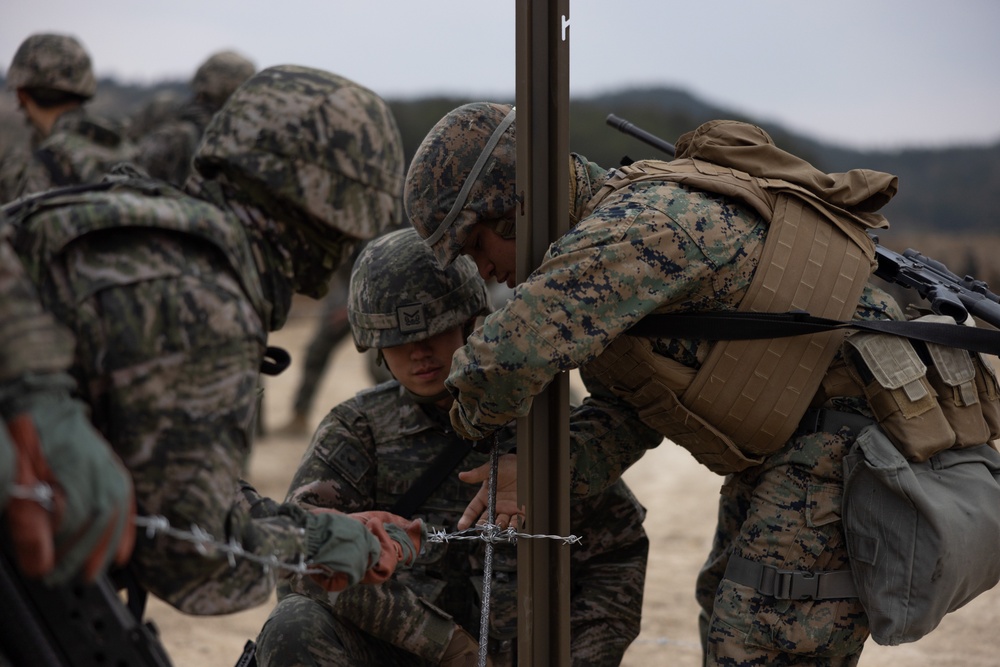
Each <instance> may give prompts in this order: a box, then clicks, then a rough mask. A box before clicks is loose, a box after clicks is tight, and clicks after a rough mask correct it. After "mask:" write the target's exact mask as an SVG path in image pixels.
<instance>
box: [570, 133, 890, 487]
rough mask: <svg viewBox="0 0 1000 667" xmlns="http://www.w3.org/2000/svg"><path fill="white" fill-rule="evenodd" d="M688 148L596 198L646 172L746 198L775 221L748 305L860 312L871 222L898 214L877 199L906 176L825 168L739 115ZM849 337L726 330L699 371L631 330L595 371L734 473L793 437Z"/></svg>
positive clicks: (653, 420)
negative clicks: (759, 335)
mask: <svg viewBox="0 0 1000 667" xmlns="http://www.w3.org/2000/svg"><path fill="white" fill-rule="evenodd" d="M678 155H679V156H680V159H677V160H674V161H672V162H669V163H667V162H659V161H642V162H636V163H633V164H632V165H630V166H628V167H623V168H621V169H619V170H617V173H616V174H615V175H613V176H612V177H611V178H609V179H608V181H607V183H606V184H605V186H604V188H603V189H602V190H601V191H599V192H598V194H597V195H596V196H595V197H594V199H592V200H591V201H590V202H589V203H588V209H589V210H593V208H594V207H596V206H597V205H599V204H600V202H601V201H603V200H604V199H605V198H606V197H607V196H608V195H610V194H611V193H612V192H614V191H615V190H617V189H620V188H623V187H627V186H629V185H630V184H632V183H636V182H640V181H646V180H656V181H672V182H676V183H681V184H684V185H688V186H691V187H694V188H696V189H699V190H703V191H707V192H713V193H718V194H722V195H725V196H727V197H732V198H734V199H737V200H738V201H740V202H742V203H743V204H745V205H747V206H748V207H750V208H752V209H753V210H755V211H757V212H758V213H759V214H761V215H762V216H763V217H764V218H765V219H766V220H768V221H769V225H770V228H769V232H768V235H767V239H766V240H765V245H764V251H763V256H762V257H761V260H760V264H759V265H758V268H757V271H756V273H755V275H754V278H753V281H752V282H751V286H750V289H749V291H748V293H747V295H746V297H745V298H744V299H743V301H742V302H741V304H740V307H739V310H740V311H753V312H785V311H789V310H802V311H807V312H809V313H812V314H814V315H818V316H820V317H827V318H831V319H850V318H851V317H852V316H853V314H854V311H855V308H856V304H857V302H858V299H859V297H860V295H861V292H862V290H863V289H864V286H865V283H866V282H867V280H868V278H869V276H870V275H871V272H872V270H873V269H874V266H875V263H874V258H875V246H874V242H873V241H872V239H871V237H870V236H869V235H868V233H867V230H868V229H872V228H880V227H885V226H886V225H887V223H886V221H885V218H884V217H883V216H881V215H879V214H877V213H876V211H877V210H878V209H879V208H880V207H881V206H882V205H884V204H885V203H886V202H888V201H889V199H891V198H892V196H893V195H894V194H895V192H896V182H897V181H896V177H895V176H891V175H889V174H884V173H880V172H873V171H868V170H854V171H851V172H848V173H846V174H834V175H829V174H823V173H822V172H819V171H818V170H817V169H815V168H814V167H812V166H811V165H810V164H808V163H807V162H805V161H803V160H801V159H799V158H797V157H795V156H793V155H791V154H789V153H786V152H784V151H782V150H780V149H778V148H777V147H775V146H774V144H773V142H772V141H771V139H770V137H768V136H767V134H765V133H764V132H763V131H762V130H760V129H759V128H757V127H754V126H752V125H748V124H746V123H738V122H735V121H713V122H711V123H706V124H705V125H702V126H701V127H699V128H698V129H697V130H695V131H694V132H692V133H689V134H687V135H685V136H683V137H681V140H680V141H679V142H678ZM585 213H586V212H585ZM843 337H844V332H839V331H831V332H827V333H822V334H817V335H813V336H797V337H794V338H776V339H756V340H740V341H719V342H717V343H715V344H714V345H713V347H712V349H711V351H710V353H709V356H708V358H707V359H706V360H705V362H704V363H703V364H702V367H701V368H700V369H699V370H698V371H693V370H692V369H685V368H683V367H681V364H679V363H677V362H673V361H672V360H670V359H667V358H665V357H662V356H660V355H656V354H655V353H653V352H652V349H651V345H650V344H649V341H647V340H643V339H639V338H637V337H632V336H620V337H619V338H618V339H617V340H615V341H614V342H613V343H612V344H611V345H610V346H609V347H608V348H607V350H605V352H604V353H603V354H602V355H601V356H599V357H598V358H597V359H596V360H595V361H594V362H592V363H591V364H590V365H589V366H588V372H591V373H594V374H595V375H596V377H597V378H598V379H599V380H600V381H601V382H602V383H604V384H605V386H608V387H610V388H612V391H615V392H616V393H617V394H618V395H619V396H621V397H622V398H624V399H625V400H627V401H629V402H630V403H631V404H632V405H633V406H635V407H636V408H637V409H638V410H639V413H640V416H641V418H642V419H643V421H644V422H645V423H646V424H648V425H649V426H651V427H653V428H656V429H657V430H658V431H659V432H660V433H662V434H663V435H665V436H666V437H668V438H670V439H671V440H673V441H674V442H676V443H677V444H680V445H682V446H684V447H685V448H687V449H688V450H689V451H691V453H692V454H693V455H694V456H695V458H696V459H698V460H699V461H700V462H701V463H703V464H704V465H705V466H707V467H708V468H709V469H711V470H713V471H714V472H717V473H719V474H728V473H732V472H737V471H739V470H743V469H745V468H747V467H750V466H752V465H755V464H756V463H759V462H760V460H761V458H760V457H761V456H763V455H766V454H769V453H771V452H773V451H776V450H777V449H779V448H780V447H782V446H783V445H784V443H785V442H786V441H787V440H788V438H789V437H791V435H792V433H793V432H794V431H795V429H796V427H797V426H798V423H799V421H800V419H801V418H802V416H803V414H804V413H805V411H806V410H807V408H808V407H809V403H810V401H811V400H812V398H813V396H814V394H815V393H816V391H817V389H818V388H819V386H820V383H821V381H822V379H823V374H824V373H825V371H826V370H827V368H828V366H829V365H830V362H831V361H832V360H833V358H834V357H835V356H836V354H837V351H838V349H839V348H840V345H841V343H842V341H843ZM779 360H780V363H777V362H778V361H779Z"/></svg>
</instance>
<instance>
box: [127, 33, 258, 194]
mask: <svg viewBox="0 0 1000 667" xmlns="http://www.w3.org/2000/svg"><path fill="white" fill-rule="evenodd" d="M255 70H256V67H255V66H254V64H253V63H252V62H251V61H250V60H248V59H246V58H244V57H243V56H241V55H240V54H238V53H236V52H234V51H221V52H219V53H216V54H213V55H212V56H210V57H209V58H208V60H206V61H205V62H204V63H202V64H201V65H200V66H199V67H198V70H197V71H196V72H195V74H194V78H192V80H191V90H192V91H193V93H194V96H193V97H192V99H190V100H188V101H187V103H185V104H182V105H180V106H178V107H177V108H176V109H172V110H170V111H169V112H161V117H160V118H159V119H158V120H157V121H155V124H152V125H151V124H150V123H153V122H154V121H153V120H152V117H153V116H154V115H155V114H156V108H155V106H153V107H150V108H149V109H147V110H145V111H146V113H145V114H144V116H143V118H141V119H140V121H143V122H145V123H146V127H145V128H144V129H143V131H142V135H141V139H140V140H139V142H138V149H137V155H136V158H135V162H136V164H138V165H139V166H140V167H142V168H143V169H145V170H146V172H147V173H149V175H150V176H152V177H153V178H159V179H161V180H164V181H167V182H168V183H171V184H173V185H175V186H177V187H181V186H182V185H184V181H186V180H187V177H188V176H189V175H190V173H191V169H192V167H191V160H192V159H193V158H194V153H195V149H197V147H198V142H199V141H200V140H201V135H202V134H203V133H204V131H205V127H206V126H207V125H208V123H209V121H210V120H212V116H213V115H215V113H216V112H217V111H218V110H219V109H221V108H222V105H223V104H225V102H226V100H227V99H229V96H230V95H232V94H233V92H235V90H236V89H237V88H239V86H240V84H242V83H243V82H244V81H246V80H247V79H249V78H250V77H251V76H253V74H254V71H255Z"/></svg>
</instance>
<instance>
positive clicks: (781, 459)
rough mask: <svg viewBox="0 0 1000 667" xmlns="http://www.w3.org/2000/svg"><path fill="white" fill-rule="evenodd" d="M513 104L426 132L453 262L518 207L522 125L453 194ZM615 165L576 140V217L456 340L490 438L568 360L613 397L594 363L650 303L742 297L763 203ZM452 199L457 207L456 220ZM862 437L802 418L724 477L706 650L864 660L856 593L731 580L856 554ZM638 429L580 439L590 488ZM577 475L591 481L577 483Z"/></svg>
mask: <svg viewBox="0 0 1000 667" xmlns="http://www.w3.org/2000/svg"><path fill="white" fill-rule="evenodd" d="M510 111H511V109H510V107H509V106H506V105H496V104H473V105H467V106H464V107H461V108H459V109H456V110H455V111H453V112H451V113H450V114H448V115H447V116H446V117H445V118H444V119H442V120H441V121H440V122H439V123H438V124H437V125H436V126H435V127H434V128H433V129H432V130H431V131H430V133H428V135H427V137H426V138H425V139H424V141H423V143H422V144H421V147H420V148H419V149H418V151H417V154H416V156H415V157H414V159H413V161H412V162H411V165H410V168H409V171H408V174H407V182H406V188H405V193H404V202H405V205H406V209H407V215H408V217H409V218H410V220H411V222H412V223H413V225H414V227H415V228H416V229H417V230H418V231H419V233H420V234H421V236H422V237H424V238H425V239H426V240H427V243H429V244H432V247H433V248H434V250H435V251H436V253H437V254H438V257H439V258H441V259H442V260H444V261H450V260H451V259H453V258H454V257H455V256H457V255H458V254H459V253H460V252H461V251H462V246H463V244H464V241H465V238H466V236H467V235H468V232H469V229H470V228H471V227H472V225H474V224H475V223H477V222H483V223H485V224H487V225H496V226H497V229H498V231H501V230H502V227H501V226H500V225H499V223H497V222H496V221H503V220H504V219H507V218H511V217H512V213H513V211H514V204H515V201H514V199H513V197H514V192H515V190H514V187H513V184H514V160H513V150H514V148H513V147H514V128H513V126H511V127H510V128H509V129H507V130H506V131H503V130H500V131H501V132H504V134H503V135H502V136H501V137H500V141H499V143H498V144H497V145H496V148H495V149H494V152H493V156H494V158H493V159H488V160H486V161H485V163H484V166H483V169H482V172H481V176H479V177H478V178H476V180H475V182H474V183H473V184H472V187H471V189H470V190H468V192H469V197H468V200H467V202H465V203H463V202H458V204H457V205H456V201H457V200H458V195H459V192H460V190H461V188H462V186H463V184H465V181H466V178H467V176H468V174H469V173H470V172H471V165H473V164H474V163H475V162H476V160H477V158H479V157H480V155H481V154H482V153H483V152H484V150H483V149H484V146H486V145H487V139H488V138H490V136H491V134H492V133H493V132H494V130H495V128H498V127H500V126H501V123H502V121H503V120H504V119H505V118H507V117H508V113H509V112H510ZM760 134H763V133H762V132H761V133H760ZM764 136H766V135H764ZM768 139H769V138H768ZM796 160H797V158H796ZM650 162H652V161H650ZM642 164H646V163H637V165H634V166H635V167H637V168H638V169H642ZM613 175H614V174H613V173H610V172H608V171H607V170H605V169H603V168H601V167H599V166H598V165H596V164H594V163H592V162H589V161H587V160H586V159H585V158H583V157H581V156H578V155H573V156H572V158H571V169H570V178H571V183H570V191H571V193H573V194H572V196H571V204H570V217H571V224H572V227H571V229H570V231H569V232H568V233H566V234H565V235H564V236H563V237H561V238H559V239H557V240H556V241H555V242H554V243H553V244H552V245H551V246H550V247H549V249H548V252H547V253H546V255H545V257H544V259H543V260H542V264H541V265H540V266H539V267H538V268H537V269H536V270H535V271H534V272H533V273H532V274H531V275H530V276H529V277H528V279H527V280H526V282H524V283H522V284H520V285H519V286H518V287H517V290H516V292H515V295H514V297H513V299H512V300H511V301H510V302H509V303H508V304H507V306H506V307H504V308H503V309H501V310H500V311H498V312H497V313H494V314H493V315H492V316H491V317H489V318H487V319H486V322H485V324H484V325H483V327H482V328H480V329H479V330H477V331H476V332H474V333H473V335H472V336H471V337H470V338H469V340H468V343H467V345H466V346H465V347H464V348H462V349H460V350H459V351H458V352H457V353H456V354H455V357H454V361H453V365H452V374H451V376H450V377H449V378H448V380H447V382H446V384H447V386H448V387H449V389H450V390H451V391H452V393H453V394H454V395H455V396H456V403H455V407H454V408H453V410H452V422H453V424H454V425H455V427H456V430H457V431H458V432H459V433H463V434H466V435H468V436H470V437H473V438H482V437H484V436H485V435H487V434H488V433H490V432H491V431H493V430H494V429H496V428H498V427H499V426H501V425H502V424H505V423H506V422H507V421H508V420H510V419H512V418H514V417H517V416H520V415H524V414H525V413H526V412H527V410H528V409H529V407H530V405H531V400H532V397H533V395H534V394H535V393H537V391H538V388H539V387H543V386H545V384H546V383H547V381H548V380H549V379H550V378H552V377H553V376H554V375H555V374H556V373H558V372H559V371H562V370H567V369H570V368H577V367H579V368H580V370H581V373H582V374H583V377H584V379H585V381H587V382H588V388H589V389H590V390H591V392H592V394H595V393H596V394H604V395H606V394H607V393H608V390H607V389H605V388H604V387H601V386H600V385H599V384H597V383H596V382H594V378H593V377H591V375H590V374H589V373H588V364H591V363H592V362H594V361H595V359H600V355H601V354H602V352H603V351H604V350H605V349H606V348H607V347H608V346H609V345H610V344H611V343H612V342H613V341H615V340H616V339H617V338H618V337H619V336H622V335H623V334H624V333H625V332H626V331H627V330H628V329H629V328H630V327H632V326H633V325H634V324H636V323H637V322H638V321H639V320H641V319H642V318H643V317H644V316H645V315H647V314H650V313H653V312H658V313H660V312H662V313H666V312H680V311H690V312H696V311H713V310H735V309H736V308H737V307H738V306H739V304H740V302H741V299H742V298H743V297H744V295H745V294H746V291H747V288H748V286H749V285H750V283H751V281H752V279H753V277H754V273H755V271H756V269H757V267H758V263H759V261H760V257H761V251H762V248H763V245H764V241H765V238H766V237H767V234H768V224H767V222H766V221H765V220H764V219H763V218H762V217H761V215H760V214H758V213H757V212H756V211H755V210H753V209H751V208H749V207H748V206H745V205H743V204H742V203H741V202H740V201H738V200H735V199H730V198H726V197H723V196H721V195H717V194H712V193H709V192H703V191H700V190H698V189H695V188H692V187H688V186H685V185H683V184H678V183H673V182H669V181H666V180H663V181H658V180H655V179H652V180H643V181H641V182H637V183H634V184H632V185H626V186H625V187H622V188H620V189H617V190H615V191H613V192H611V193H610V194H607V195H606V196H605V194H606V193H602V192H601V190H602V187H603V186H605V185H606V184H607V183H608V182H609V180H610V177H611V176H613ZM878 176H883V175H878ZM885 176H887V175H885ZM824 177H825V175H824ZM889 196H890V197H891V193H890V194H889ZM449 211H450V212H451V218H450V219H451V220H454V221H455V222H454V223H453V224H451V226H450V227H448V228H445V227H446V225H445V224H442V220H446V219H448V218H447V217H446V214H448V213H449ZM855 317H856V318H861V319H900V318H901V317H902V313H901V312H900V311H899V309H898V306H896V304H895V303H894V302H893V301H892V300H891V299H890V298H889V297H888V296H887V295H885V294H884V293H883V292H881V291H880V290H878V289H876V288H875V287H873V286H872V285H871V284H868V285H867V286H865V287H864V290H863V293H862V296H861V298H860V300H859V301H858V302H857V307H856V313H855ZM711 345H712V344H711V343H709V342H707V341H698V340H682V339H673V338H671V337H670V336H669V335H663V336H661V337H658V338H653V339H652V346H653V350H654V351H655V353H656V354H658V355H660V356H663V357H665V358H668V359H673V360H676V361H677V362H680V363H681V364H683V365H684V366H686V367H687V368H689V369H692V370H691V371H690V372H691V373H693V372H694V370H693V369H696V368H698V367H699V366H700V364H701V363H702V362H703V361H704V360H705V358H706V355H707V352H708V350H709V348H710V347H711ZM636 370H640V369H638V368H637V369H636ZM609 400H613V399H612V398H609ZM818 407H824V408H835V409H837V410H839V411H843V412H847V413H854V414H857V415H866V416H869V417H870V412H869V410H868V406H867V404H866V403H865V401H864V400H863V399H862V398H855V397H838V396H836V395H834V396H831V397H828V398H827V400H826V402H825V403H823V404H821V405H820V406H818ZM623 409H625V410H632V408H630V407H629V406H627V405H625V406H623ZM632 419H634V420H636V421H638V420H639V419H640V416H639V414H637V413H635V412H633V417H632ZM851 442H853V435H852V434H851V432H850V430H847V429H841V430H837V431H836V432H823V431H822V429H821V428H819V429H817V428H816V427H813V428H811V429H810V428H808V427H804V428H802V429H801V430H800V431H798V432H796V434H795V435H794V437H793V438H792V439H791V440H789V441H788V442H787V443H785V444H784V446H780V444H779V447H780V448H779V449H778V451H777V452H775V453H773V454H771V455H769V456H767V457H766V458H765V459H764V463H763V464H761V465H759V466H754V467H751V468H749V469H747V470H745V471H743V472H741V473H738V474H735V475H733V476H731V478H728V479H727V483H726V484H725V486H724V488H723V495H722V498H721V504H720V520H719V525H718V533H717V535H716V540H715V543H714V545H713V551H712V554H711V555H710V557H709V559H708V562H707V563H706V566H705V569H704V571H703V573H702V576H701V577H700V578H699V582H698V599H699V602H700V603H701V606H702V614H703V619H702V621H703V625H702V632H703V636H702V639H703V642H704V645H705V650H706V656H705V661H706V664H709V665H716V664H719V665H733V666H744V665H746V666H749V665H791V664H800V665H806V664H808V665H845V664H854V663H856V662H857V660H858V656H859V654H860V652H861V648H862V645H863V643H864V641H865V638H866V637H867V636H868V627H867V618H866V616H865V613H864V609H863V608H862V606H861V604H860V603H859V601H858V599H857V598H856V597H855V598H839V599H815V600H814V599H807V600H776V599H775V598H773V597H771V596H770V595H767V594H765V593H762V592H759V591H758V590H755V589H754V588H753V587H750V586H746V585H741V584H737V583H735V582H734V581H731V580H730V579H728V578H724V577H725V573H726V566H727V561H728V560H730V559H731V558H732V557H733V556H734V555H739V556H740V557H741V558H744V559H746V560H749V561H752V562H755V563H760V564H763V565H768V566H774V567H776V568H778V569H781V570H796V571H805V572H814V571H830V570H843V569H844V568H846V567H847V550H846V547H845V544H844V535H843V529H842V525H841V523H840V514H839V512H840V510H839V504H840V494H841V491H842V471H841V464H840V462H841V459H842V457H843V455H844V453H845V452H846V450H847V447H848V446H849V445H850V444H851ZM634 444H635V447H634V448H633V449H631V450H627V449H621V450H619V451H612V450H608V451H606V452H594V451H591V452H587V451H584V450H581V449H579V448H576V449H574V450H573V452H572V460H573V465H574V473H573V474H574V479H575V480H578V481H579V480H590V481H591V485H590V487H591V488H590V489H589V491H593V490H594V489H598V488H602V486H603V485H604V484H605V483H606V482H607V481H608V480H611V479H614V478H615V477H616V475H617V474H618V473H620V471H621V470H622V469H624V468H625V467H627V466H628V465H631V464H632V463H633V462H635V461H636V460H637V459H638V458H639V457H641V455H642V451H641V446H642V444H641V443H640V442H636V443H634ZM581 490H588V489H587V485H586V484H576V485H574V491H575V492H580V491H581Z"/></svg>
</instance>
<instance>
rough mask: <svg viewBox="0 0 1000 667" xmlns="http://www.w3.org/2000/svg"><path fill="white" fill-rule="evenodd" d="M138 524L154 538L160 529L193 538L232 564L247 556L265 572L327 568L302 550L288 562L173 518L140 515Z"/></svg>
mask: <svg viewBox="0 0 1000 667" xmlns="http://www.w3.org/2000/svg"><path fill="white" fill-rule="evenodd" d="M135 525H136V526H137V527H139V528H145V529H146V537H148V538H152V537H154V536H155V535H156V534H157V533H159V534H162V535H168V536H169V537H172V538H174V539H177V540H181V541H182V542H190V543H191V544H194V545H195V549H197V550H198V553H200V554H201V555H203V556H206V557H208V556H211V555H212V554H213V553H219V552H221V553H223V554H225V556H226V558H227V559H228V560H229V566H230V567H236V559H237V558H239V559H242V560H247V561H250V562H252V563H257V564H258V565H260V566H261V567H262V568H263V570H264V574H265V575H267V574H270V572H271V571H272V570H281V571H284V572H291V573H292V574H298V575H309V574H321V573H323V572H324V570H322V569H320V568H317V567H312V566H311V565H310V564H309V563H307V562H306V560H305V557H304V556H303V555H302V554H299V560H298V562H297V563H286V562H284V561H282V560H281V559H279V558H278V557H277V556H276V555H274V554H269V555H267V556H258V555H257V554H254V553H251V552H249V551H247V550H246V547H244V546H243V545H242V544H241V543H240V542H239V541H238V540H237V539H236V538H234V537H230V538H229V541H228V542H220V541H218V540H216V539H215V538H214V537H212V536H211V535H210V534H209V533H208V532H206V531H205V529H203V528H201V527H200V526H191V530H180V529H178V528H174V527H173V526H171V525H170V521H168V520H167V518H166V517H163V516H137V517H135Z"/></svg>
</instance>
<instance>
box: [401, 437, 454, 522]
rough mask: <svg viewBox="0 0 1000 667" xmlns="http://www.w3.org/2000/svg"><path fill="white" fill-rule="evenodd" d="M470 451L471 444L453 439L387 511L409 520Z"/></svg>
mask: <svg viewBox="0 0 1000 667" xmlns="http://www.w3.org/2000/svg"><path fill="white" fill-rule="evenodd" d="M471 451H472V445H471V443H469V442H468V441H466V440H462V439H461V438H455V439H453V440H452V441H451V442H450V443H448V446H447V447H446V448H445V449H444V451H443V452H441V453H440V454H438V455H437V456H436V457H435V458H434V460H433V461H431V464H430V465H429V466H427V469H426V470H424V474H422V475H421V476H420V477H419V478H417V481H415V482H414V483H413V485H412V486H410V488H409V489H407V490H406V493H404V494H403V495H402V496H400V497H399V498H398V499H397V500H396V502H395V503H394V504H393V506H392V507H391V508H390V509H389V511H390V512H392V513H393V514H398V515H399V516H401V517H405V518H407V519H409V518H411V517H412V516H413V513H414V512H415V511H416V510H417V508H418V507H420V506H421V505H423V504H424V503H425V502H426V501H427V499H428V498H430V496H431V494H432V493H434V491H436V490H437V488H438V487H439V486H441V484H442V483H443V482H444V480H446V479H447V478H448V475H450V474H451V473H452V471H453V470H455V467H456V466H458V464H459V463H461V462H462V459H464V458H465V457H466V455H467V454H468V453H469V452H471Z"/></svg>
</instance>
